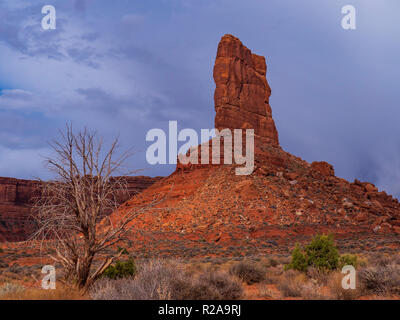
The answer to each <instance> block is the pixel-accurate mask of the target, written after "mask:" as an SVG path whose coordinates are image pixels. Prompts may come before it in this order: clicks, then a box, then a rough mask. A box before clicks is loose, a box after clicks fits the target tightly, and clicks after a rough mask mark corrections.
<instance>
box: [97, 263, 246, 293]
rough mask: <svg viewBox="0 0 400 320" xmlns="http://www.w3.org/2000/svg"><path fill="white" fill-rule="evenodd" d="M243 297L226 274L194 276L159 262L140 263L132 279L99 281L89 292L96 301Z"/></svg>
mask: <svg viewBox="0 0 400 320" xmlns="http://www.w3.org/2000/svg"><path fill="white" fill-rule="evenodd" d="M242 295H243V288H242V286H241V285H240V283H239V282H238V281H237V280H235V279H234V278H232V276H230V275H229V274H227V273H225V272H221V271H218V272H216V271H211V270H209V271H205V272H202V273H200V274H199V275H196V276H194V277H193V276H192V275H190V274H189V273H187V272H186V271H185V270H184V267H183V266H182V265H181V264H179V263H177V262H171V261H161V260H151V261H149V262H147V263H145V264H143V265H142V266H141V267H140V268H139V272H138V275H137V276H136V278H135V279H132V280H124V281H122V280H109V279H102V280H100V281H99V282H98V283H97V284H96V285H95V286H94V287H93V288H92V290H91V296H92V298H93V299H99V300H103V299H112V300H120V299H123V300H154V299H155V300H170V299H174V300H175V299H176V300H206V299H210V300H222V299H228V300H232V299H239V298H240V297H241V296H242Z"/></svg>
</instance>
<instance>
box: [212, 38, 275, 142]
mask: <svg viewBox="0 0 400 320" xmlns="http://www.w3.org/2000/svg"><path fill="white" fill-rule="evenodd" d="M266 71H267V66H266V63H265V58H264V57H263V56H259V55H256V54H253V53H251V51H250V50H249V49H248V48H246V47H245V46H244V45H243V44H242V42H241V41H240V40H239V39H238V38H236V37H234V36H232V35H224V36H223V37H222V39H221V41H220V43H219V45H218V52H217V58H216V60H215V65H214V81H215V84H216V89H215V94H214V101H215V111H216V116H215V128H217V129H219V130H222V129H225V128H229V129H254V132H255V135H256V136H258V137H261V138H264V139H265V140H266V141H267V142H269V143H271V144H274V145H279V140H278V132H277V130H276V127H275V123H274V120H273V119H272V112H271V107H270V105H269V96H270V95H271V88H270V87H269V85H268V82H267V79H266Z"/></svg>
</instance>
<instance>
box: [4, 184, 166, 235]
mask: <svg viewBox="0 0 400 320" xmlns="http://www.w3.org/2000/svg"><path fill="white" fill-rule="evenodd" d="M125 178H126V179H127V184H128V194H121V195H120V200H119V201H120V203H123V202H124V201H126V200H127V199H129V198H130V197H132V196H133V195H135V194H137V193H140V192H142V191H143V190H144V189H146V188H147V187H149V186H150V185H152V184H153V183H154V182H155V181H158V180H159V179H160V178H159V177H156V178H151V177H144V176H137V177H125ZM39 194H40V184H39V183H38V182H36V181H31V180H20V179H14V178H1V177H0V242H4V241H24V240H27V238H28V237H29V235H31V234H32V233H33V232H34V231H35V230H36V227H35V223H34V221H33V219H32V217H31V210H30V207H31V205H32V202H33V198H34V197H35V196H38V195H39Z"/></svg>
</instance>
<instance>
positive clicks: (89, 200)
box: [33, 125, 159, 291]
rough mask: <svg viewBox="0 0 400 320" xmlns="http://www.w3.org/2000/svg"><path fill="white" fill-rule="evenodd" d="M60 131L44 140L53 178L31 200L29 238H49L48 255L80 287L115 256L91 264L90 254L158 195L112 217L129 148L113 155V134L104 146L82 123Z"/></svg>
mask: <svg viewBox="0 0 400 320" xmlns="http://www.w3.org/2000/svg"><path fill="white" fill-rule="evenodd" d="M61 134H62V139H61V140H60V141H56V140H53V141H52V142H51V143H50V146H51V148H52V150H53V151H54V153H55V155H54V156H52V157H48V158H46V163H47V165H48V167H49V169H50V170H51V171H52V172H53V173H54V174H55V178H54V179H53V180H51V181H46V182H42V183H43V186H42V187H43V188H42V192H41V196H40V197H39V198H38V200H37V202H36V203H35V205H34V215H35V219H36V221H37V223H38V225H39V229H38V231H37V232H36V233H35V234H34V236H33V238H34V239H39V238H40V239H51V240H49V241H47V242H48V243H51V246H52V248H53V250H54V251H55V252H56V254H55V255H52V256H51V257H52V258H53V259H54V260H55V261H56V262H59V263H60V264H61V265H62V266H63V268H64V269H65V271H66V275H67V278H69V280H72V282H73V283H74V284H75V285H76V286H77V287H78V288H79V289H80V290H83V291H86V290H87V289H88V288H89V287H90V286H91V285H92V284H93V283H94V282H95V281H96V280H97V279H98V278H99V277H100V276H101V274H102V273H103V272H104V270H105V269H106V268H107V267H108V266H109V265H110V264H111V263H112V262H113V261H114V259H115V258H116V256H111V257H108V258H105V259H103V262H102V263H101V264H100V266H99V267H97V269H95V270H93V269H94V268H93V262H94V259H95V257H97V256H98V255H99V254H102V253H104V251H105V249H107V248H109V247H110V246H113V245H114V244H116V243H117V242H119V241H121V240H122V239H123V238H124V236H126V234H127V233H128V232H129V230H130V229H131V228H132V227H131V226H129V224H130V222H132V220H133V219H135V218H136V217H138V216H139V215H141V214H143V213H145V212H146V211H148V210H149V209H150V208H151V207H153V206H154V205H155V204H156V203H158V202H159V201H158V200H157V199H154V200H153V201H152V202H151V203H148V204H147V205H146V206H141V207H137V208H134V209H131V210H127V211H124V212H119V215H118V219H112V218H111V217H110V216H109V213H110V212H113V211H114V210H116V209H117V208H118V206H119V203H118V201H117V195H118V194H120V192H122V191H124V190H127V185H126V181H125V180H124V179H123V177H121V175H122V174H121V169H122V168H123V166H124V163H125V162H126V160H127V159H128V158H129V157H130V156H131V155H132V153H131V152H130V151H127V152H124V153H121V154H119V155H118V153H117V149H118V139H115V140H114V141H113V143H112V144H111V146H110V147H109V149H107V150H106V151H104V150H103V149H104V143H103V140H102V139H99V138H98V136H97V134H96V133H95V132H94V133H93V132H90V131H88V130H87V129H85V130H83V131H81V132H79V133H78V134H74V133H73V130H72V125H67V126H66V132H65V133H63V132H61ZM117 173H118V176H115V174H117ZM129 173H130V174H132V172H129ZM121 211H122V210H121Z"/></svg>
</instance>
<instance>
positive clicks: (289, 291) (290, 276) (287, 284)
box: [278, 270, 304, 297]
mask: <svg viewBox="0 0 400 320" xmlns="http://www.w3.org/2000/svg"><path fill="white" fill-rule="evenodd" d="M303 283H304V275H303V274H301V273H300V272H298V271H295V270H288V271H287V272H285V274H284V275H283V276H282V277H281V279H280V281H279V283H278V289H279V290H280V291H281V293H282V295H283V296H284V297H301V293H302V287H303V286H302V284H303Z"/></svg>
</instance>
